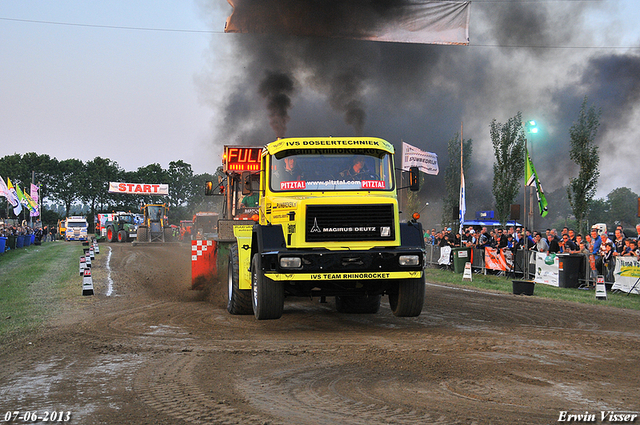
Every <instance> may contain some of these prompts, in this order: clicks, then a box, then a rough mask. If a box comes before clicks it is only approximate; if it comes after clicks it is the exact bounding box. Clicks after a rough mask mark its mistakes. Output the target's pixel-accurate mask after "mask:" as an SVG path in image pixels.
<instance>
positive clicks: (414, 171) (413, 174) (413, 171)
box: [409, 167, 420, 192]
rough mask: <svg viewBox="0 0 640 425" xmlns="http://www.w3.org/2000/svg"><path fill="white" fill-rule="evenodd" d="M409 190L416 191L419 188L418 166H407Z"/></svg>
mask: <svg viewBox="0 0 640 425" xmlns="http://www.w3.org/2000/svg"><path fill="white" fill-rule="evenodd" d="M409 181H410V183H409V190H410V191H412V192H417V191H419V190H420V169H419V168H418V167H410V168H409Z"/></svg>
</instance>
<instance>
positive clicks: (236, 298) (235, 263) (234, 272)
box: [227, 244, 253, 314]
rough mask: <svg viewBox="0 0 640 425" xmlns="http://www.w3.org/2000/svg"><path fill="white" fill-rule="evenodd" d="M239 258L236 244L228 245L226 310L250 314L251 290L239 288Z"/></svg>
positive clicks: (251, 311)
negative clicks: (227, 295) (227, 296)
mask: <svg viewBox="0 0 640 425" xmlns="http://www.w3.org/2000/svg"><path fill="white" fill-rule="evenodd" d="M239 264H240V260H239V257H238V245H237V244H232V245H231V246H230V247H229V266H228V269H227V283H228V286H229V298H228V300H227V311H228V312H229V313H231V314H251V313H253V307H252V306H251V290H250V289H240V265H239Z"/></svg>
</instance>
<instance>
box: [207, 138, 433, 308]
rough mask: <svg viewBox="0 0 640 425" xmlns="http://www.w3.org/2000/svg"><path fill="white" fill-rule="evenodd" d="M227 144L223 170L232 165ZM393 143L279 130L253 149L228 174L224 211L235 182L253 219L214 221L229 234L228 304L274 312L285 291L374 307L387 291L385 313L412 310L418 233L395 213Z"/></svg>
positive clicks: (418, 278)
mask: <svg viewBox="0 0 640 425" xmlns="http://www.w3.org/2000/svg"><path fill="white" fill-rule="evenodd" d="M229 149H234V148H233V147H225V161H226V163H225V164H224V165H225V170H229V169H233V168H234V167H235V166H236V165H235V164H234V163H233V161H234V160H235V159H234V158H236V159H237V156H236V157H234V156H233V152H230V151H229ZM253 149H254V152H255V148H253ZM394 152H395V151H394V147H393V145H392V144H391V143H389V142H387V141H385V140H382V139H379V138H372V137H360V138H342V137H326V138H286V139H279V140H276V141H274V142H271V143H269V144H268V145H266V146H265V147H264V148H263V149H261V150H258V154H259V155H256V154H255V153H254V160H255V162H256V163H257V164H258V165H256V166H251V167H248V169H247V167H246V165H243V166H241V167H240V168H236V169H239V170H246V171H241V172H236V173H228V174H227V176H228V181H227V185H226V188H227V189H226V196H227V207H225V208H226V210H227V211H232V210H234V209H235V207H236V206H239V207H241V206H242V202H241V201H239V199H241V197H240V196H239V195H240V194H239V193H237V194H236V191H235V190H234V189H235V188H240V189H241V191H242V195H243V196H244V197H250V196H252V195H255V194H256V193H257V195H258V199H259V201H258V206H257V208H256V209H255V214H254V216H253V219H254V220H255V221H247V220H244V221H243V220H237V219H233V217H232V216H230V215H226V216H225V218H223V219H221V220H220V221H219V233H220V240H221V241H225V240H226V241H229V243H230V246H229V249H228V266H229V267H228V282H227V284H228V294H229V296H228V303H227V310H228V311H229V312H230V313H231V314H251V313H253V314H254V315H255V317H256V319H258V320H263V319H277V318H280V317H281V315H282V313H283V309H284V302H285V298H287V297H307V298H308V297H319V298H320V299H321V301H324V300H325V299H326V297H335V304H336V309H337V310H338V311H339V312H343V313H376V312H377V311H378V310H379V308H380V300H381V297H382V296H383V295H387V296H388V297H389V304H390V306H391V310H392V312H393V314H394V315H396V316H417V315H419V314H420V313H421V311H422V307H423V301H424V294H425V280H424V273H423V268H424V239H423V237H422V234H423V232H422V227H421V225H420V223H418V222H416V221H415V220H410V221H408V222H403V223H401V222H400V219H399V211H398V200H397V191H398V189H400V188H398V182H397V181H396V178H395V167H394ZM230 153H231V155H230ZM256 156H257V158H255V157H256ZM245 158H246V156H245ZM417 174H418V171H417V169H412V170H411V181H412V184H411V187H410V189H411V190H418V183H417V182H418V178H417ZM211 186H212V185H211V184H209V185H208V187H211ZM236 195H238V196H236Z"/></svg>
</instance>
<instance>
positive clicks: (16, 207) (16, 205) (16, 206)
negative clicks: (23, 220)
mask: <svg viewBox="0 0 640 425" xmlns="http://www.w3.org/2000/svg"><path fill="white" fill-rule="evenodd" d="M7 187H8V189H9V195H10V197H9V198H7V199H8V200H9V202H10V203H11V205H13V213H14V214H15V215H18V214H20V213H21V212H22V204H21V203H20V198H18V193H17V192H16V189H15V188H14V187H13V185H12V184H11V179H9V178H8V177H7Z"/></svg>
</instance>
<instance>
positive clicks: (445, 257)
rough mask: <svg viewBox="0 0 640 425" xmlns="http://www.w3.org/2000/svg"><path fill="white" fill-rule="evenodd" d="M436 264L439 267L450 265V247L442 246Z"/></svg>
mask: <svg viewBox="0 0 640 425" xmlns="http://www.w3.org/2000/svg"><path fill="white" fill-rule="evenodd" d="M438 264H440V265H447V266H448V265H449V264H451V247H450V246H443V247H442V248H440V259H439V260H438Z"/></svg>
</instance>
